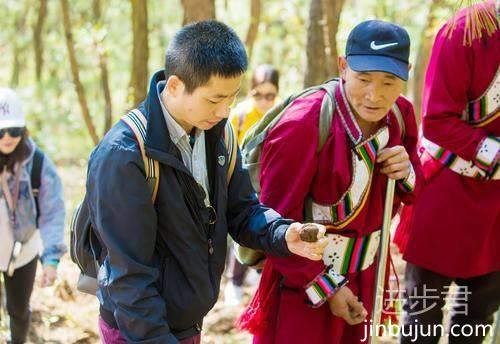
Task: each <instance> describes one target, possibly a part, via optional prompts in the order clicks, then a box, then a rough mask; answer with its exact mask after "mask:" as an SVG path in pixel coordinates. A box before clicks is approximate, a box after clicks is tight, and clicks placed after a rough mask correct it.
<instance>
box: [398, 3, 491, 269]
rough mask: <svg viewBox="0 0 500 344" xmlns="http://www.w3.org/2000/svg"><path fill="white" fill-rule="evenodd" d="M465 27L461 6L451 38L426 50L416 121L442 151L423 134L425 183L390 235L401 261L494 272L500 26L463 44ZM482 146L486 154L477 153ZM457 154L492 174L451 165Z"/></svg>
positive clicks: (443, 31)
mask: <svg viewBox="0 0 500 344" xmlns="http://www.w3.org/2000/svg"><path fill="white" fill-rule="evenodd" d="M483 6H484V5H483ZM489 6H494V3H493V2H492V1H490V2H489ZM493 13H494V12H493ZM493 18H494V17H493ZM494 21H495V22H497V21H496V19H495V18H494ZM497 23H498V22H497ZM465 26H466V19H465V12H464V11H462V12H461V13H459V14H458V15H457V18H456V29H455V31H454V33H453V35H452V37H451V39H449V38H448V37H447V32H446V29H445V27H443V28H442V29H441V30H440V31H439V33H438V35H437V37H436V40H435V43H434V46H433V49H432V55H431V58H430V62H429V67H428V70H427V75H426V80H425V90H424V98H423V109H422V110H423V118H422V127H423V135H424V137H425V139H426V140H428V141H430V142H432V143H434V144H436V145H438V146H440V147H442V148H443V150H442V152H441V153H442V154H441V158H439V157H433V156H431V154H430V153H429V152H430V151H431V150H429V149H427V148H426V147H428V146H425V145H424V144H425V142H428V141H426V140H425V139H424V140H423V142H422V145H421V148H420V150H421V151H422V153H423V154H422V157H421V159H422V166H423V167H422V168H423V172H424V175H425V179H426V186H425V188H424V190H423V191H422V193H421V194H420V196H419V198H418V200H417V202H416V203H415V205H414V206H413V207H408V208H405V209H404V211H403V215H402V219H401V224H400V227H399V228H398V231H397V234H396V238H395V241H396V242H397V244H398V245H399V246H400V247H401V248H402V250H403V251H404V256H403V257H404V259H405V260H406V261H408V262H410V263H412V264H415V265H418V266H420V267H423V268H425V269H428V270H431V271H434V272H437V273H439V274H442V275H445V276H448V277H452V278H457V277H460V278H468V277H473V276H479V275H484V274H487V273H490V272H493V271H499V270H500V255H499V254H498V250H499V247H498V245H499V243H500V181H499V180H492V179H494V177H492V174H493V173H494V171H495V169H497V176H498V160H496V162H495V156H496V159H497V158H498V154H499V153H498V146H499V144H498V143H497V144H495V142H494V141H495V137H496V139H498V137H499V136H500V118H499V104H500V78H499V62H500V53H499V52H500V30H499V29H498V27H497V30H496V31H495V32H494V34H493V35H492V36H488V35H487V34H486V32H484V33H483V34H484V37H483V38H482V39H476V40H474V41H473V42H472V46H464V45H463V37H464V30H465ZM495 79H496V85H495V82H494V80H495ZM488 90H489V92H490V93H489V94H488ZM491 92H494V93H491ZM476 100H477V101H476ZM485 145H489V158H488V157H485V158H480V156H481V151H482V148H484V146H485ZM443 152H444V153H443ZM483 152H484V151H483ZM457 156H458V158H461V159H463V160H465V161H469V162H470V164H472V166H473V167H474V169H475V170H476V171H478V172H481V173H483V176H484V175H487V174H488V173H489V176H490V177H489V178H488V177H486V178H485V177H482V176H481V175H479V176H478V177H477V178H474V177H470V176H464V175H462V174H459V172H460V171H459V170H458V169H456V170H457V171H458V172H457V171H455V170H452V168H454V166H456V164H455V160H456V158H457ZM491 158H493V159H491ZM488 160H489V161H488ZM452 164H453V165H452Z"/></svg>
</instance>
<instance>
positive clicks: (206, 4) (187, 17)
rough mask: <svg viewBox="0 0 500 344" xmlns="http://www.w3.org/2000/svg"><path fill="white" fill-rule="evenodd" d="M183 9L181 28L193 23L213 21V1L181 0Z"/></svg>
mask: <svg viewBox="0 0 500 344" xmlns="http://www.w3.org/2000/svg"><path fill="white" fill-rule="evenodd" d="M181 4H182V7H183V8H184V19H183V20H182V26H184V25H186V24H189V23H191V22H194V21H200V20H207V19H215V0H181Z"/></svg>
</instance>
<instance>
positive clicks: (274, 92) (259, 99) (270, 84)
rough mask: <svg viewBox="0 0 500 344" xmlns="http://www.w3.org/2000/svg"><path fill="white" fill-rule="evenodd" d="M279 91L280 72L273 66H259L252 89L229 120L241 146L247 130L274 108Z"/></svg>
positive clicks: (254, 74) (255, 72)
mask: <svg viewBox="0 0 500 344" xmlns="http://www.w3.org/2000/svg"><path fill="white" fill-rule="evenodd" d="M278 90H279V72H278V70H277V69H276V68H274V67H273V66H271V65H268V64H263V65H259V66H258V67H257V68H256V69H255V70H254V72H253V74H252V80H251V89H250V92H249V93H248V96H247V97H246V98H245V100H244V101H243V102H241V103H240V104H238V105H237V106H236V108H235V109H234V110H233V111H232V112H231V115H230V116H229V120H230V121H231V124H232V125H233V128H234V132H235V134H236V136H237V137H238V143H239V144H241V142H242V141H243V137H244V136H245V133H246V132H247V130H248V129H249V128H250V127H251V126H252V125H254V124H255V123H257V122H258V121H259V120H260V119H261V118H262V117H263V116H264V114H265V113H266V112H267V111H268V110H269V109H270V108H272V107H273V106H274V104H275V100H276V98H277V96H278Z"/></svg>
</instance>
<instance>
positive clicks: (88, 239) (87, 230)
mask: <svg viewBox="0 0 500 344" xmlns="http://www.w3.org/2000/svg"><path fill="white" fill-rule="evenodd" d="M121 120H122V121H124V122H125V123H126V124H127V125H128V126H129V127H130V129H132V131H133V132H134V134H135V137H136V139H137V142H138V143H139V148H140V151H141V155H142V158H143V160H144V166H145V171H146V181H147V182H148V187H149V188H150V190H151V198H152V201H153V203H154V201H155V199H156V192H157V190H158V184H159V182H160V173H159V163H158V161H155V160H153V159H150V158H148V157H147V156H146V153H145V150H144V140H145V138H146V128H147V120H146V117H144V115H143V114H142V113H141V112H140V111H139V110H137V109H135V110H132V111H131V112H129V113H128V114H127V115H125V116H123V117H122V118H121ZM70 228H71V247H70V254H71V260H72V261H73V262H74V263H75V264H76V265H78V268H79V269H80V276H79V278H78V283H77V289H78V290H79V291H81V292H84V293H87V294H93V295H95V293H96V290H97V274H98V272H99V267H100V265H101V263H102V261H103V258H104V257H105V256H106V247H105V246H103V245H102V244H101V242H100V240H99V238H98V236H97V233H96V231H95V229H94V227H93V226H92V223H91V221H90V212H89V207H88V201H87V196H85V197H84V199H83V201H82V202H81V203H80V204H79V205H78V206H77V207H76V209H75V212H74V214H73V218H72V220H71V225H70Z"/></svg>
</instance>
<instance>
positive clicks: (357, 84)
mask: <svg viewBox="0 0 500 344" xmlns="http://www.w3.org/2000/svg"><path fill="white" fill-rule="evenodd" d="M339 70H340V75H341V76H342V78H343V79H344V80H345V91H346V97H347V100H348V101H349V104H350V105H351V108H352V109H353V110H354V112H355V113H356V114H357V115H358V116H359V117H360V118H361V119H363V120H365V121H367V122H378V121H380V120H381V119H383V118H384V116H385V115H386V114H387V112H388V111H389V110H390V109H391V107H392V106H393V105H394V103H395V102H396V99H397V98H398V97H399V95H400V94H401V92H402V91H403V86H404V81H403V80H401V79H400V78H398V77H396V76H395V75H393V74H390V73H386V72H356V71H354V70H352V69H351V68H349V66H348V65H347V60H346V59H345V58H343V57H341V58H340V59H339Z"/></svg>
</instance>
